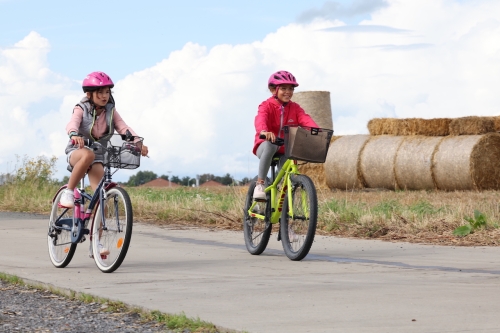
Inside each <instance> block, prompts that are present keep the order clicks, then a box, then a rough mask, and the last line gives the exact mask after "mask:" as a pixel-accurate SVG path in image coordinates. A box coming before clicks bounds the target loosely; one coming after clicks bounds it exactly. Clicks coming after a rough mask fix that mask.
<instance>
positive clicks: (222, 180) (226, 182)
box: [215, 173, 233, 185]
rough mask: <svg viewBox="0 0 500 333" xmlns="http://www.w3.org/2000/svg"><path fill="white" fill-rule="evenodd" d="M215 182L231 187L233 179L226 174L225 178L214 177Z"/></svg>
mask: <svg viewBox="0 0 500 333" xmlns="http://www.w3.org/2000/svg"><path fill="white" fill-rule="evenodd" d="M215 181H217V182H219V183H221V184H223V185H231V184H232V183H233V177H231V175H230V174H229V173H226V175H225V176H222V177H218V176H217V177H215Z"/></svg>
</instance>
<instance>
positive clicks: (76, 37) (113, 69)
mask: <svg viewBox="0 0 500 333" xmlns="http://www.w3.org/2000/svg"><path fill="white" fill-rule="evenodd" d="M370 2H375V3H378V2H380V0H370ZM357 3H364V2H363V1H354V2H352V1H346V0H342V1H335V2H334V1H330V2H326V4H325V1H323V0H309V1H299V0H296V1H287V2H285V3H283V2H280V1H262V0H257V1H220V0H219V1H201V0H198V1H192V0H191V1H169V0H167V1H151V0H145V1H131V0H125V1H96V0H90V1H84V2H78V3H75V2H73V1H62V0H61V1H54V0H48V1H37V0H3V1H2V0H0V6H1V7H0V8H1V10H0V31H2V32H1V33H0V45H2V46H3V47H5V46H9V45H13V44H14V43H16V42H18V41H19V40H20V39H22V38H23V37H25V36H26V35H27V34H28V33H29V32H31V31H37V32H38V33H40V34H41V35H42V36H43V37H45V38H47V39H48V40H49V41H50V43H51V52H50V54H49V56H48V61H49V63H50V67H51V69H52V70H54V71H56V72H60V73H64V74H65V75H68V76H70V77H73V78H75V79H79V78H81V77H84V76H85V75H86V74H87V72H88V68H90V67H92V68H102V69H103V70H104V69H105V70H106V71H107V72H110V75H111V74H113V78H115V79H122V78H123V77H125V76H126V75H127V74H130V73H132V72H135V71H139V70H142V69H144V68H147V67H149V66H153V65H154V64H156V63H157V62H159V61H161V60H163V59H164V58H166V57H167V56H168V55H169V54H170V52H172V51H175V50H179V49H181V48H182V47H183V46H184V45H185V44H186V43H187V42H193V43H198V44H200V45H204V46H206V47H208V48H211V47H213V46H215V45H219V44H233V45H234V44H245V43H251V42H254V41H257V40H261V39H263V38H264V37H265V36H266V35H267V34H268V33H269V32H272V31H276V30H277V29H278V28H280V27H282V26H285V25H287V24H289V23H292V22H297V21H300V22H308V21H311V20H313V19H314V18H315V17H318V16H327V17H342V18H344V19H345V20H346V21H348V22H351V23H357V22H359V20H361V19H363V18H366V17H369V15H368V14H369V13H368V12H367V10H366V9H364V8H358V7H359V5H356V4H357ZM370 8H372V7H369V8H368V9H370Z"/></svg>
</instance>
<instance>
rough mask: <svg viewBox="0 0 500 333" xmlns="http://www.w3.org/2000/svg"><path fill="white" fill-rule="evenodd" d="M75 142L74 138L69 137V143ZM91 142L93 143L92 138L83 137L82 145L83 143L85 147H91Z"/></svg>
mask: <svg viewBox="0 0 500 333" xmlns="http://www.w3.org/2000/svg"><path fill="white" fill-rule="evenodd" d="M75 143H76V142H75V140H74V139H71V144H72V145H74V144H75ZM93 144H94V140H91V139H83V145H84V146H85V147H89V148H91V147H92V145H93ZM96 149H97V148H96V147H94V150H96Z"/></svg>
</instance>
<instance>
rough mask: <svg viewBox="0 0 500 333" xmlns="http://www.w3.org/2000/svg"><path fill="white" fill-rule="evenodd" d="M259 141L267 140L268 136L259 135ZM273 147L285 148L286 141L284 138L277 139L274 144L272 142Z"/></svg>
mask: <svg viewBox="0 0 500 333" xmlns="http://www.w3.org/2000/svg"><path fill="white" fill-rule="evenodd" d="M259 139H262V140H265V139H266V136H265V135H263V134H261V135H259ZM271 143H272V144H273V145H276V146H283V145H284V144H285V139H283V138H280V137H277V138H276V139H275V140H274V142H271Z"/></svg>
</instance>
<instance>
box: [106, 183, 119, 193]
mask: <svg viewBox="0 0 500 333" xmlns="http://www.w3.org/2000/svg"><path fill="white" fill-rule="evenodd" d="M113 187H120V185H118V183H115V182H113V183H109V184H108V186H106V187H105V188H104V190H105V191H107V190H110V189H112V188H113Z"/></svg>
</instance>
